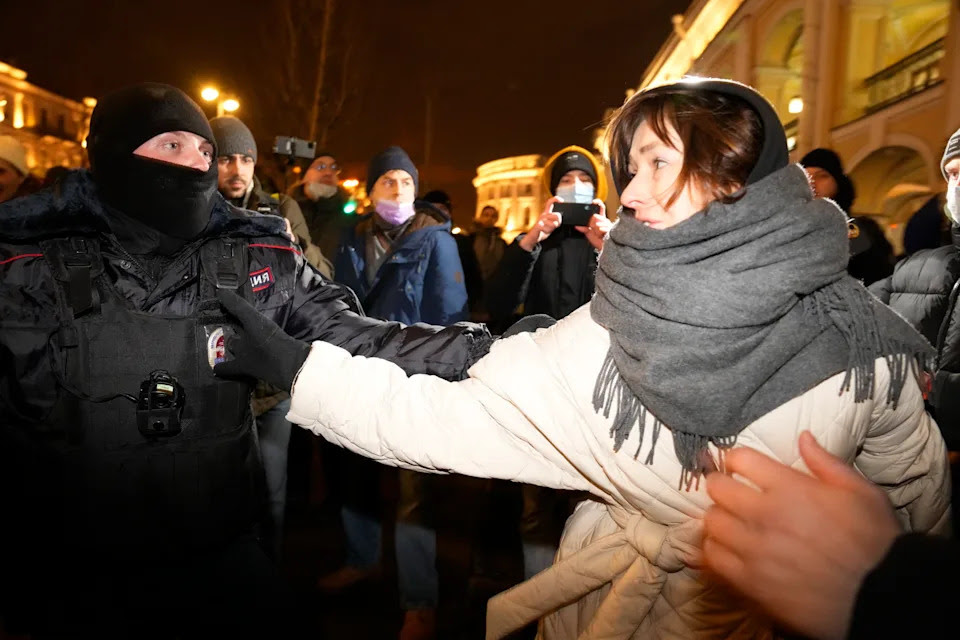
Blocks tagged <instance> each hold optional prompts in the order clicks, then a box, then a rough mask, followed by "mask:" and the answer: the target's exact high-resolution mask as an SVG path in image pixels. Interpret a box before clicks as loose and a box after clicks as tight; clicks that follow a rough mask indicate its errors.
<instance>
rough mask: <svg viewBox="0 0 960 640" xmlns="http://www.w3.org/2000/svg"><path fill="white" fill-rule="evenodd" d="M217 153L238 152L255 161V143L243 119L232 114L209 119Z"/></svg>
mask: <svg viewBox="0 0 960 640" xmlns="http://www.w3.org/2000/svg"><path fill="white" fill-rule="evenodd" d="M210 128H211V129H213V137H214V138H215V139H216V141H217V153H219V154H220V155H221V156H232V155H234V154H240V155H242V156H250V157H251V158H253V161H254V162H256V161H257V143H256V141H255V140H254V139H253V134H252V133H250V129H248V128H247V125H245V124H243V121H242V120H240V119H239V118H235V117H233V116H219V117H216V118H214V119H213V120H211V121H210Z"/></svg>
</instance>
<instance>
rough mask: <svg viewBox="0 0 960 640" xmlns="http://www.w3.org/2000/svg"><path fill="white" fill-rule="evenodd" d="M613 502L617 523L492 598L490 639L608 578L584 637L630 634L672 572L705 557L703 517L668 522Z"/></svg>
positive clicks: (589, 639)
mask: <svg viewBox="0 0 960 640" xmlns="http://www.w3.org/2000/svg"><path fill="white" fill-rule="evenodd" d="M607 510H608V512H609V513H610V516H611V517H612V518H613V520H614V522H616V523H617V525H618V526H619V527H620V530H619V531H617V532H616V533H613V534H610V535H608V536H605V537H603V538H600V539H599V540H596V541H594V542H592V543H590V544H589V545H587V546H586V547H584V548H583V549H580V550H579V551H577V552H576V553H574V554H573V555H571V556H569V557H567V558H564V559H563V560H561V561H559V562H557V563H556V564H554V565H553V566H551V567H550V568H549V569H547V570H545V571H542V572H540V573H539V574H537V575H536V576H534V577H533V578H531V579H529V580H527V581H526V582H522V583H520V584H519V585H517V586H515V587H513V588H512V589H509V590H508V591H504V592H503V593H500V594H498V595H496V596H494V597H493V598H491V599H490V602H489V603H488V604H487V632H486V638H487V640H497V639H499V638H504V637H506V636H508V635H509V634H511V633H513V632H514V631H517V630H519V629H522V628H523V627H525V626H526V625H528V624H530V623H531V622H533V621H535V620H538V619H540V618H543V617H545V616H547V615H548V614H550V613H552V612H553V611H556V610H557V609H559V608H561V607H563V606H566V605H568V604H571V603H573V602H576V601H578V600H580V599H581V598H583V597H584V596H586V595H587V594H589V593H592V592H594V591H596V590H598V589H601V588H603V587H604V586H605V585H607V584H610V585H611V588H610V591H609V592H608V593H607V595H606V597H605V598H604V599H603V602H602V603H601V604H600V606H599V607H598V608H597V610H596V612H595V613H594V616H593V619H592V620H591V621H590V624H589V625H588V627H587V628H586V629H585V630H584V631H583V633H581V634H580V635H579V640H597V639H599V638H603V639H604V640H614V639H617V638H630V637H631V636H632V635H633V634H634V633H635V632H636V630H637V628H638V627H639V626H640V623H641V622H642V621H643V619H644V618H645V617H646V616H647V614H648V613H649V611H650V608H651V607H652V606H653V603H654V602H655V601H656V599H657V597H658V596H659V595H660V592H661V590H662V589H663V585H664V583H665V582H666V579H667V575H668V574H670V573H675V572H677V571H680V570H681V569H683V568H684V567H687V566H691V565H693V566H696V565H697V564H698V563H699V558H700V539H701V532H702V526H703V523H702V520H700V519H699V518H694V519H691V520H688V521H686V522H684V523H681V524H678V525H663V524H660V523H657V522H654V521H652V520H650V519H649V518H647V517H645V516H644V515H642V514H638V513H636V512H630V511H627V510H625V509H623V508H621V507H618V506H612V505H607Z"/></svg>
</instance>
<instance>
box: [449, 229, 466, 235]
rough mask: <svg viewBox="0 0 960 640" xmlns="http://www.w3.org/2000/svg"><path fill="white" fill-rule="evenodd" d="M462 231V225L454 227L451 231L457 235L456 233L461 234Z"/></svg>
mask: <svg viewBox="0 0 960 640" xmlns="http://www.w3.org/2000/svg"><path fill="white" fill-rule="evenodd" d="M461 231H463V229H461V228H460V227H454V228H453V229H451V230H450V233H452V234H453V235H455V236H456V235H460V232H461Z"/></svg>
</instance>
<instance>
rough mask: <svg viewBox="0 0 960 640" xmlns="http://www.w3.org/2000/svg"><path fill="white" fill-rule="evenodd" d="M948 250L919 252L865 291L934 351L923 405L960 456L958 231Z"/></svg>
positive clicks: (959, 250) (959, 282)
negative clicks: (886, 306)
mask: <svg viewBox="0 0 960 640" xmlns="http://www.w3.org/2000/svg"><path fill="white" fill-rule="evenodd" d="M951 232H952V234H953V244H951V245H948V246H945V247H939V248H937V249H927V250H924V251H919V252H917V253H915V254H914V255H912V256H910V257H909V258H907V259H906V260H904V261H903V262H901V263H899V264H898V265H897V267H896V270H895V271H894V272H893V275H892V276H890V277H889V278H886V279H884V280H880V281H878V282H876V283H875V284H874V285H873V286H871V287H870V291H871V292H872V293H873V294H874V295H876V296H877V297H878V298H880V300H881V301H882V302H884V303H886V304H888V305H889V306H890V307H891V308H892V309H893V310H894V311H896V312H897V313H899V314H900V315H902V316H903V317H904V318H906V320H907V321H908V322H909V323H910V324H912V325H913V326H914V327H915V328H916V329H917V330H918V331H919V332H920V333H922V334H923V336H924V337H925V338H926V339H927V340H929V341H930V344H932V345H933V346H934V347H935V348H936V361H935V362H934V380H933V387H932V389H931V390H930V394H929V397H928V404H929V408H930V410H931V413H932V414H933V417H934V418H935V419H936V421H937V424H938V425H940V431H941V432H942V433H943V439H944V440H946V443H947V448H948V449H950V450H951V451H960V307H958V305H957V296H958V293H960V228H958V227H956V226H954V227H953V228H952V229H951Z"/></svg>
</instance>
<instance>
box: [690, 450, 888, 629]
mask: <svg viewBox="0 0 960 640" xmlns="http://www.w3.org/2000/svg"><path fill="white" fill-rule="evenodd" d="M800 454H801V456H803V460H804V462H806V464H807V467H808V468H809V469H810V471H811V473H812V474H813V477H811V476H809V475H807V474H805V473H803V472H801V471H797V470H794V469H791V468H790V467H787V466H786V465H784V464H781V463H779V462H777V461H775V460H772V459H771V458H769V457H767V456H765V455H763V454H762V453H759V452H757V451H755V450H753V449H748V448H739V449H735V450H734V451H731V452H730V453H728V454H727V456H726V469H727V471H728V472H729V473H737V474H739V475H741V476H743V477H744V478H746V479H747V480H749V481H750V482H752V483H753V484H754V485H756V487H757V488H754V487H751V486H749V485H747V484H745V483H743V482H740V481H739V480H735V479H733V478H732V477H731V476H728V475H724V474H721V473H711V474H709V475H708V476H707V492H708V493H709V494H710V497H711V498H713V500H714V501H715V502H716V504H714V505H713V506H711V507H710V509H708V510H707V513H706V515H705V516H704V545H703V554H704V561H705V563H706V566H707V568H708V570H710V571H712V572H713V573H715V574H716V575H718V576H719V577H720V578H722V579H723V580H724V581H726V582H728V583H730V584H731V585H732V586H733V587H735V588H736V589H738V590H739V591H741V592H742V593H743V594H744V595H746V596H747V597H748V598H751V599H752V600H754V601H756V602H757V603H758V604H759V605H760V606H761V608H763V610H764V611H766V612H767V613H768V614H769V615H770V616H772V617H773V618H774V619H776V620H778V621H780V622H781V623H782V624H784V625H785V626H787V627H789V628H790V629H792V630H794V631H797V632H799V633H801V634H803V635H806V636H810V637H812V638H819V639H823V640H833V639H835V638H836V639H840V638H843V637H845V635H846V633H847V630H848V628H849V626H850V618H851V615H852V614H853V606H854V602H855V600H856V596H857V592H858V591H859V589H860V585H861V583H862V582H863V579H864V577H865V576H866V574H867V573H869V571H870V570H871V569H872V568H873V567H874V566H876V565H877V564H878V563H879V562H880V560H881V559H882V558H883V557H884V555H886V553H887V551H888V550H889V549H890V546H891V545H892V544H893V541H894V539H895V538H896V537H897V536H898V535H899V534H900V533H901V529H900V526H899V524H898V523H897V520H896V518H895V517H894V514H893V509H892V508H891V506H890V502H889V500H888V499H887V497H886V495H885V494H884V493H883V492H882V491H881V490H880V489H879V488H877V487H876V486H874V485H873V484H871V483H870V482H869V481H867V480H865V479H864V478H863V477H862V476H860V474H858V473H857V472H856V471H855V470H854V469H852V468H851V467H850V466H849V465H847V464H846V463H844V462H843V461H842V460H840V459H839V458H836V457H834V456H833V455H831V454H830V453H828V452H827V451H826V450H824V449H823V448H822V447H820V445H818V444H817V442H816V440H815V439H814V438H813V436H812V435H811V434H810V432H804V433H802V434H801V435H800Z"/></svg>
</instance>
